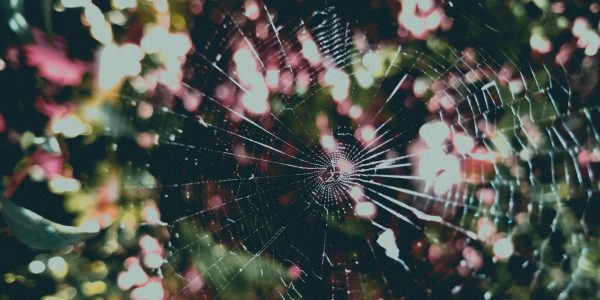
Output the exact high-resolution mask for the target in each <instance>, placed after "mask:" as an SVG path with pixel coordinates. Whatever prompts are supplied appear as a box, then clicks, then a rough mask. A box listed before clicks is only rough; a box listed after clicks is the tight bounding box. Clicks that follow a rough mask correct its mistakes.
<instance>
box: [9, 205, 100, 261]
mask: <svg viewBox="0 0 600 300" xmlns="http://www.w3.org/2000/svg"><path fill="white" fill-rule="evenodd" d="M2 204H3V210H2V215H3V216H4V219H5V220H6V223H7V224H8V226H9V227H10V229H11V230H12V231H13V233H14V235H15V237H16V238H17V239H18V240H19V241H21V242H22V243H23V244H25V245H27V246H29V247H31V248H34V249H38V250H52V249H59V248H63V247H66V246H70V245H74V244H77V243H79V242H82V241H84V240H86V239H88V238H91V237H93V236H95V235H97V234H98V232H99V230H98V228H89V227H87V226H79V227H74V226H66V225H62V224H58V223H55V222H52V221H50V220H48V219H46V218H44V217H42V216H40V215H38V214H37V213H35V212H33V211H31V210H29V209H26V208H23V207H21V206H18V205H16V204H14V203H12V202H10V201H3V202H2Z"/></svg>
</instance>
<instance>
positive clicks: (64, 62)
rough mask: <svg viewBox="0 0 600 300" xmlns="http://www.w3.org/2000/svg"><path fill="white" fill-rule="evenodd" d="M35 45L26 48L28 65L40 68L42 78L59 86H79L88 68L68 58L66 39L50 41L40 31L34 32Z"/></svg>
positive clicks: (57, 38) (58, 38)
mask: <svg viewBox="0 0 600 300" xmlns="http://www.w3.org/2000/svg"><path fill="white" fill-rule="evenodd" d="M33 38H34V41H35V43H34V44H29V45H26V46H25V58H26V63H27V65H29V66H32V67H36V68H38V72H39V75H40V77H43V78H45V79H47V80H49V81H51V82H53V83H55V84H57V85H60V86H66V85H71V86H74V85H78V84H80V83H81V78H82V77H83V74H85V73H86V72H87V70H88V66H87V65H86V64H85V63H84V62H82V61H79V60H71V59H69V58H68V57H67V51H66V47H65V42H64V38H62V37H60V36H56V37H54V39H53V40H49V39H48V38H47V37H46V36H44V33H43V32H42V31H40V30H37V29H34V30H33Z"/></svg>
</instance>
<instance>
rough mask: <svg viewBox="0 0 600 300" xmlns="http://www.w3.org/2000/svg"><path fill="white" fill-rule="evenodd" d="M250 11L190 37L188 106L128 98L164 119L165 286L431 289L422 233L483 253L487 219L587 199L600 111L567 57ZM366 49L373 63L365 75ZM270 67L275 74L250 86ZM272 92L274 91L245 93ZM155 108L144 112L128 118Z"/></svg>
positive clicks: (132, 106)
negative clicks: (552, 63)
mask: <svg viewBox="0 0 600 300" xmlns="http://www.w3.org/2000/svg"><path fill="white" fill-rule="evenodd" d="M260 10H261V11H262V12H263V13H264V14H266V17H265V20H264V22H263V23H260V24H255V23H253V22H250V21H248V20H245V19H244V18H243V17H241V16H240V15H239V14H238V13H237V12H236V11H235V10H231V11H224V12H223V13H222V19H221V20H220V21H219V22H217V25H215V26H216V28H214V29H215V30H214V34H213V35H211V36H210V37H208V38H205V39H202V38H198V40H195V41H194V43H195V47H196V49H195V52H194V53H193V54H192V55H191V56H190V57H189V58H188V63H187V66H186V72H187V74H186V77H185V86H184V88H185V91H186V93H187V95H194V96H197V97H199V98H200V99H201V104H200V106H199V107H198V109H197V110H196V111H194V112H192V113H190V112H188V111H186V110H185V109H183V107H182V104H181V103H180V102H175V103H173V104H171V105H169V106H168V107H167V106H164V105H163V103H156V102H154V101H153V100H152V99H145V100H139V99H137V98H136V97H127V96H123V99H124V100H125V102H126V103H127V104H128V105H126V106H125V108H124V110H125V112H124V114H125V115H133V117H132V118H131V120H130V123H131V124H130V125H132V126H134V127H136V129H137V131H140V130H141V129H143V130H151V131H153V132H156V133H157V146H156V147H155V148H154V149H153V150H152V151H151V152H150V154H149V157H148V158H147V159H148V160H149V161H150V162H151V163H150V164H149V168H150V169H151V170H152V171H153V173H154V174H157V177H158V179H159V182H160V184H161V185H160V188H159V190H160V205H161V212H162V215H163V219H164V221H165V222H166V223H167V225H166V227H167V228H168V230H169V234H170V243H169V245H168V248H169V253H168V256H167V258H166V262H165V264H164V265H163V267H162V271H161V272H162V273H163V275H164V276H165V280H167V281H168V282H171V284H173V285H176V286H178V290H179V292H178V293H177V294H175V295H171V296H172V297H173V298H206V299H210V298H214V297H220V298H223V299H230V298H236V297H242V296H240V295H248V291H252V292H253V293H255V296H256V297H259V298H283V299H297V298H307V299H315V298H319V299H320V298H324V297H326V298H332V299H362V298H369V299H373V298H397V297H400V296H408V297H411V298H412V297H428V298H431V297H435V295H436V291H435V288H434V285H435V283H436V282H439V281H436V280H440V279H439V277H436V276H435V271H436V270H435V269H434V268H433V267H432V266H431V265H430V264H429V263H428V261H427V259H426V257H423V255H420V256H419V255H416V254H415V253H421V252H423V251H424V250H423V249H425V247H426V246H425V245H431V244H434V243H442V242H446V243H450V244H452V243H457V244H460V245H462V246H460V247H459V248H461V249H465V248H467V247H474V248H477V249H485V248H486V246H485V245H486V243H487V245H488V246H489V245H492V244H490V243H491V242H490V241H489V239H490V236H489V234H488V232H487V231H486V230H488V231H489V230H490V229H489V228H492V230H493V231H494V232H496V231H497V232H504V233H506V235H507V236H509V235H510V232H511V229H512V228H514V227H516V226H518V225H519V224H522V223H531V224H534V225H535V226H541V227H548V228H550V227H552V226H556V223H557V221H556V220H557V218H558V217H559V216H560V214H558V213H557V212H556V211H555V207H556V206H557V205H559V203H560V202H561V199H563V198H564V194H565V193H570V194H571V195H574V197H581V198H582V199H591V198H592V197H594V196H595V194H596V192H597V185H596V184H595V182H596V181H595V173H594V166H592V165H591V164H590V163H589V162H588V163H587V166H582V164H581V163H580V160H579V158H578V155H579V154H580V153H581V152H582V151H588V152H589V153H593V152H594V151H597V150H596V149H598V143H599V142H600V135H599V134H598V132H597V130H596V128H597V118H598V116H597V114H598V110H597V107H596V106H593V105H590V104H587V103H583V104H582V103H577V102H575V101H573V100H572V91H571V87H570V85H569V83H568V81H567V76H565V74H564V71H563V70H562V69H560V68H553V69H551V68H549V67H546V66H541V68H536V70H537V71H534V68H533V67H529V66H527V67H523V64H522V63H519V62H517V61H511V57H510V56H509V55H506V56H505V57H506V59H507V60H508V61H509V63H505V64H500V63H498V62H496V61H495V60H494V59H493V58H492V57H491V56H489V55H487V53H488V52H487V51H489V50H485V49H477V50H474V51H473V52H472V53H470V54H466V55H465V54H464V53H458V52H451V51H449V52H448V53H444V54H437V53H431V52H427V53H425V52H419V51H415V50H410V51H409V50H405V49H403V47H402V45H397V44H383V45H380V46H377V47H374V46H371V45H370V44H369V42H368V38H367V37H366V36H365V35H364V34H361V32H360V30H356V29H355V28H354V26H353V24H352V23H349V22H347V21H345V20H344V19H343V18H342V17H341V16H340V15H339V14H338V13H337V12H336V9H334V8H325V9H322V10H318V11H315V12H314V13H312V14H311V15H309V16H307V17H304V18H301V19H298V20H297V21H291V20H278V19H277V16H276V15H275V12H273V11H272V10H270V9H269V6H267V5H264V6H263V7H260ZM260 26H264V27H260ZM203 30H204V29H203ZM261 35H262V36H261ZM307 41H308V42H307ZM311 42H312V43H314V44H310V43H311ZM312 45H314V46H315V47H314V49H316V50H317V51H316V53H317V54H318V58H319V59H318V62H311V61H310V59H311V57H310V55H312V53H314V52H315V51H313V49H312V48H311V46H312ZM310 51H312V52H310ZM309 52H310V53H309ZM240 53H241V54H240ZM368 53H371V54H376V55H377V57H380V58H382V60H383V61H382V64H381V70H380V73H381V75H380V77H378V78H374V81H373V83H372V84H371V85H370V86H369V87H366V88H361V87H360V86H359V85H357V84H356V82H357V80H358V79H357V78H358V77H359V76H360V72H362V70H364V69H365V59H364V58H365V55H366V54H368ZM236 55H237V56H236ZM272 70H278V73H277V76H278V80H277V84H276V87H268V86H267V87H265V86H262V85H261V83H260V82H258V83H257V82H253V76H265V77H266V76H267V74H270V73H269V72H270V71H272ZM540 70H541V71H540ZM245 72H246V73H245ZM248 72H249V73H248ZM253 74H254V75H253ZM257 74H258V75H257ZM340 74H341V75H340ZM344 74H346V75H344ZM328 76H330V77H331V78H333V79H331V78H327V77H328ZM346 76H347V77H346ZM340 78H341V79H340ZM261 79H262V77H261ZM418 84H420V85H424V86H425V87H426V88H425V90H426V92H424V93H423V95H421V96H418V97H417V96H415V95H414V90H415V87H414V86H415V85H418ZM339 86H342V88H340V87H339ZM265 88H266V89H267V90H268V93H267V94H268V97H267V99H268V102H267V103H268V104H267V105H266V106H263V104H264V103H261V102H257V101H254V102H253V99H254V100H255V99H259V98H261V96H264V92H265ZM336 89H338V90H336ZM344 90H345V91H346V92H347V95H344ZM261 93H262V94H261ZM336 93H341V94H342V95H341V96H340V95H336ZM245 96H247V97H248V98H247V99H246V100H247V101H248V102H247V103H246V104H244V103H243V101H244V100H243V99H244V97H245ZM337 98H342V100H339V99H337ZM420 98H422V99H424V100H425V101H424V102H423V101H421V100H420ZM239 99H242V100H239ZM323 99H327V100H325V101H327V102H326V103H323V101H324V100H323ZM348 103H350V104H348ZM148 104H151V105H152V106H153V107H154V110H155V111H154V114H153V115H152V117H150V118H149V119H146V120H140V119H139V118H136V117H135V115H136V114H137V112H138V111H139V109H140V106H144V105H148ZM346 104H348V105H346ZM253 105H256V107H254V106H253ZM322 107H327V109H328V111H322V109H321V108H322ZM358 107H362V108H364V110H363V111H362V112H361V114H360V116H359V117H351V115H352V113H351V112H350V111H351V110H355V111H356V110H357V109H358ZM253 109H256V110H265V111H261V112H259V113H255V112H253V111H252V110H253ZM427 109H429V111H430V112H433V113H429V112H428V111H427ZM328 115H333V116H336V117H335V118H328V117H327V116H328ZM420 129H421V131H419V130H420ZM419 133H420V134H419ZM458 137H460V138H461V139H462V140H461V141H463V142H464V143H463V144H461V143H459V142H457V139H458ZM465 143H466V145H467V146H464V144H465ZM464 147H467V149H466V150H465V149H464ZM523 220H525V221H523ZM482 224H483V225H482ZM486 226H487V227H486ZM482 228H483V229H482ZM488 248H489V247H488ZM515 251H517V252H518V251H519V249H515ZM430 252H431V251H430ZM482 252H484V250H482ZM460 253H461V250H459V251H458V254H456V253H454V255H450V256H451V257H452V258H450V259H448V261H446V262H445V264H447V265H450V266H458V265H459V264H461V263H464V261H462V262H461V259H460V258H459V259H457V258H456V257H457V256H460ZM425 256H427V255H425ZM492 256H493V254H489V253H488V254H486V256H485V260H486V261H485V264H488V263H494V262H495V259H496V258H494V260H493V261H492V258H491V257H492ZM431 274H434V276H431ZM469 276H471V277H473V278H480V279H481V278H485V276H486V271H474V272H472V274H470V275H469ZM432 278H433V279H432ZM257 282H258V283H257ZM449 284H450V285H449V286H448V287H447V288H448V289H452V292H453V293H454V292H458V291H459V290H460V287H461V285H460V284H457V283H456V282H454V283H452V282H450V283H449ZM441 288H442V289H443V288H446V287H445V286H444V287H441ZM457 288H458V289H457Z"/></svg>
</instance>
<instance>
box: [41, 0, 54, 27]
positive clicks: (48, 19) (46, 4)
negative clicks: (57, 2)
mask: <svg viewBox="0 0 600 300" xmlns="http://www.w3.org/2000/svg"><path fill="white" fill-rule="evenodd" d="M41 6H42V14H43V19H44V30H45V31H46V34H48V35H49V36H52V35H53V34H54V28H53V27H52V0H42V1H41Z"/></svg>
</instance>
